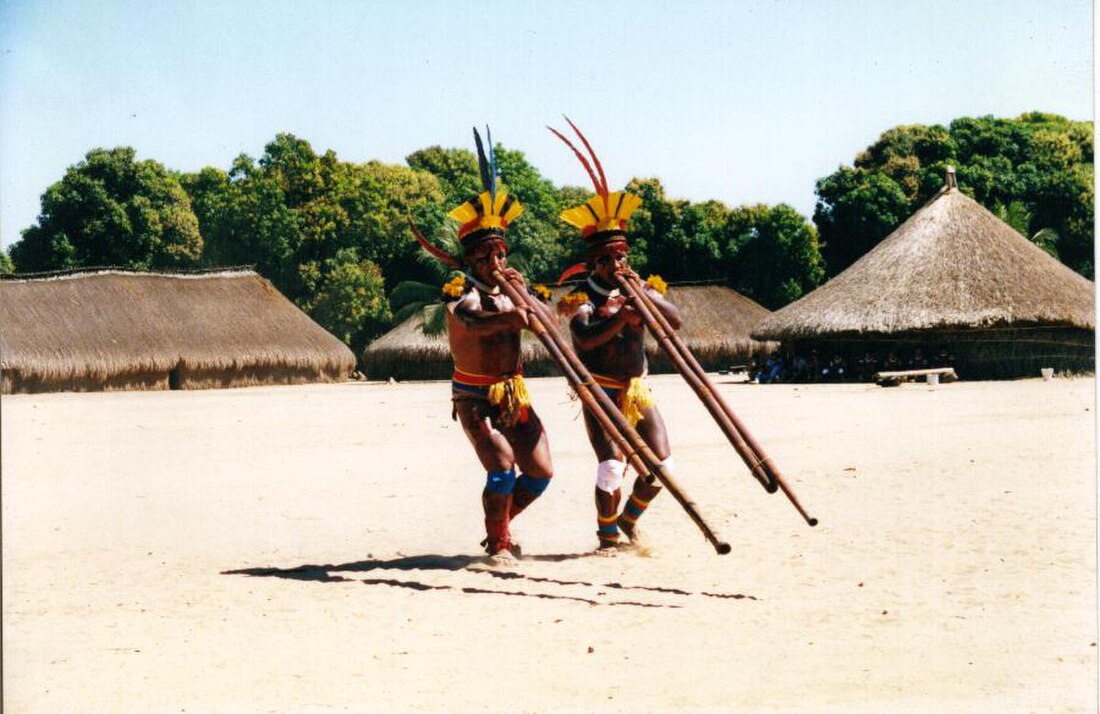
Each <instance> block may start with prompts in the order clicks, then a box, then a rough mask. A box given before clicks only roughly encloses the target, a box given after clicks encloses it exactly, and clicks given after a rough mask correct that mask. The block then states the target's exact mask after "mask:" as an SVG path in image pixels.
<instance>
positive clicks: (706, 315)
mask: <svg viewBox="0 0 1100 714" xmlns="http://www.w3.org/2000/svg"><path fill="white" fill-rule="evenodd" d="M567 290H568V288H555V289H554V290H553V291H552V293H553V296H552V298H551V299H552V300H553V301H554V302H556V301H557V299H558V298H559V297H560V296H561V295H562V294H564V293H565V292H567ZM667 297H668V299H669V300H671V301H672V302H673V303H675V304H676V305H677V307H679V308H680V314H681V315H682V316H683V319H684V325H683V328H682V329H681V330H680V332H679V335H680V338H681V339H682V340H683V341H684V343H685V344H687V346H688V348H689V349H690V350H691V351H692V353H693V354H694V355H695V356H696V358H697V359H698V360H699V362H700V363H701V364H702V365H703V367H704V368H706V369H717V368H719V367H724V366H727V365H730V364H739V363H745V362H748V361H749V360H750V359H752V357H753V356H755V355H757V354H764V353H768V352H771V351H773V350H775V349H776V347H778V345H776V344H774V343H771V342H761V341H758V340H754V339H752V338H751V337H749V330H751V329H752V328H753V327H754V326H755V325H756V324H757V323H758V322H759V321H760V320H761V319H763V318H764V317H766V316H767V315H768V314H769V311H768V310H767V308H764V307H761V306H760V305H759V304H757V303H756V302H754V301H752V300H750V299H749V298H747V297H745V296H744V295H741V294H740V293H738V292H736V291H734V290H731V289H730V288H727V287H723V286H719V285H678V286H676V285H674V286H671V287H670V288H669V291H668V295H667ZM423 325H424V317H423V314H419V315H414V316H412V317H410V318H409V319H407V320H405V321H404V322H402V323H401V324H400V325H398V326H397V327H395V328H393V329H392V330H390V331H389V332H387V333H386V334H385V335H382V336H381V337H379V338H378V339H377V340H375V341H374V342H372V343H371V344H370V346H368V347H367V349H366V350H365V351H364V353H363V369H364V371H365V372H366V375H367V377H368V378H369V379H388V378H390V377H393V378H395V379H449V378H450V377H451V372H452V369H453V367H454V364H453V362H452V360H451V351H450V347H449V346H448V343H447V334H446V332H443V333H440V334H437V335H426V334H424V330H423ZM558 328H559V330H560V331H561V333H562V335H564V336H565V337H566V339H567V340H568V335H569V327H568V324H567V322H566V321H565V320H562V321H561V322H560V323H559V325H558ZM646 350H647V355H648V358H649V366H650V371H651V372H654V373H660V372H671V371H674V367H673V366H672V364H671V363H670V361H669V359H668V357H667V356H666V355H665V354H664V353H663V352H662V351H661V349H660V347H658V346H657V345H656V344H655V342H654V340H652V339H649V340H647V342H646ZM523 371H524V374H526V375H528V376H532V377H537V376H546V375H551V374H553V375H556V374H560V371H559V370H558V368H557V366H556V365H555V364H554V363H553V361H552V359H551V357H550V355H549V353H548V352H547V351H546V348H544V347H543V346H542V344H541V343H540V342H539V341H538V339H537V338H535V337H534V336H533V335H531V334H529V333H526V332H525V333H524V334H523Z"/></svg>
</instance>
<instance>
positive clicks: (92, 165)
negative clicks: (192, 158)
mask: <svg viewBox="0 0 1100 714" xmlns="http://www.w3.org/2000/svg"><path fill="white" fill-rule="evenodd" d="M202 245H203V244H202V237H201V235H200V233H199V224H198V220H197V218H196V217H195V213H194V211H193V210H192V208H191V201H190V199H189V198H188V196H187V193H186V192H185V191H184V190H183V188H182V186H181V185H180V183H179V181H178V179H177V178H176V176H174V175H173V174H172V173H170V172H169V171H168V170H167V169H165V168H164V167H163V166H162V165H160V164H159V163H157V162H155V161H152V160H145V161H136V160H135V157H134V150H133V149H131V148H129V147H119V148H115V149H93V150H92V151H90V152H88V154H87V155H86V156H85V157H84V161H82V162H80V163H79V164H76V165H75V166H70V167H69V169H68V170H67V171H66V172H65V175H64V177H62V179H61V180H60V181H58V182H57V183H55V184H53V185H51V186H50V187H49V188H47V189H46V192H45V193H44V194H43V195H42V210H41V213H40V214H39V216H38V220H37V222H36V224H35V225H33V226H31V227H30V228H28V229H26V230H24V231H23V235H22V240H20V241H19V242H17V243H15V244H14V245H13V246H12V249H11V257H12V260H13V261H14V262H15V264H16V266H17V267H18V268H19V270H21V271H37V270H56V269H64V268H73V267H81V266H95V265H114V266H120V267H127V268H179V267H191V266H195V265H197V264H198V262H199V258H200V256H201V254H202Z"/></svg>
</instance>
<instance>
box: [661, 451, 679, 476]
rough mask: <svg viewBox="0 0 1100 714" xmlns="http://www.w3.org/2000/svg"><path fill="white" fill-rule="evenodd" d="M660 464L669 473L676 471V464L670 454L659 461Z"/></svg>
mask: <svg viewBox="0 0 1100 714" xmlns="http://www.w3.org/2000/svg"><path fill="white" fill-rule="evenodd" d="M661 466H664V467H665V468H666V469H668V472H669V473H670V474H674V473H676V464H675V462H673V460H672V455H671V454H670V455H669V457H668V458H667V459H665V460H664V461H662V462H661Z"/></svg>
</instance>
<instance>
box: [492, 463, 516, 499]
mask: <svg viewBox="0 0 1100 714" xmlns="http://www.w3.org/2000/svg"><path fill="white" fill-rule="evenodd" d="M515 485H516V470H515V469H508V470H507V471H490V472H488V473H487V474H485V490H486V491H489V492H490V493H499V494H500V495H502V496H507V495H508V494H509V493H511V492H512V489H513V488H514V487H515Z"/></svg>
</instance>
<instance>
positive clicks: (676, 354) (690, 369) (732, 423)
mask: <svg viewBox="0 0 1100 714" xmlns="http://www.w3.org/2000/svg"><path fill="white" fill-rule="evenodd" d="M618 278H619V284H620V285H621V286H622V288H623V290H624V291H625V292H626V293H627V295H628V296H629V297H630V298H631V300H632V302H633V304H634V305H635V307H637V309H638V312H639V313H641V315H642V319H643V320H644V321H645V324H646V327H647V328H648V329H649V331H650V333H651V334H652V335H653V337H654V338H656V340H657V342H658V343H659V344H660V345H661V347H662V348H663V349H664V350H665V352H666V353H667V354H668V356H669V358H670V359H671V360H672V363H673V364H674V365H675V367H676V369H677V371H679V372H680V374H681V375H682V376H683V377H684V380H685V381H686V382H687V383H688V384H690V385H691V387H692V389H693V390H694V391H695V393H696V395H698V397H699V399H700V400H701V401H702V402H703V405H704V406H705V407H706V409H707V411H709V412H710V414H711V416H712V417H714V420H715V421H716V422H717V423H718V426H719V428H721V429H722V432H723V433H724V434H725V435H726V438H727V439H728V440H729V442H730V444H732V445H733V448H734V450H735V451H736V452H737V454H738V455H739V456H740V457H741V459H742V460H743V461H744V462H745V465H746V466H748V467H749V471H750V472H751V473H752V475H753V477H754V478H756V480H757V481H759V482H760V485H761V486H763V487H764V490H766V491H767V492H768V493H775V491H776V490H777V489H778V490H782V491H783V494H784V495H785V496H786V497H787V499H788V500H789V501H790V502H791V505H793V506H794V508H795V510H796V511H798V513H799V515H801V516H802V518H803V519H804V520H805V521H806V523H808V524H809V525H810V526H816V525H817V519H816V518H813V517H812V516H810V515H809V514H808V513H806V510H805V509H804V508H803V507H802V504H801V503H799V501H798V497H796V496H795V495H794V492H793V491H791V488H790V486H788V485H787V482H786V480H784V478H783V475H782V474H781V473H780V472H779V469H778V467H776V465H775V463H774V462H773V461H772V460H771V458H770V457H769V456H768V455H767V454H766V453H764V450H763V449H762V448H761V447H760V444H759V443H758V442H757V441H756V439H755V438H753V436H752V434H750V433H749V431H748V429H746V428H745V425H744V424H743V423H742V422H741V420H740V419H738V418H737V415H736V414H734V412H733V409H731V408H730V406H729V404H727V403H726V400H725V399H724V398H723V397H722V395H721V394H720V393H719V392H718V391H717V390H715V389H714V385H712V384H711V382H710V378H709V377H707V373H706V371H705V370H704V369H703V367H702V365H700V364H699V361H698V360H696V359H695V355H693V354H692V353H691V350H689V349H688V347H687V345H685V344H684V342H683V340H681V339H680V336H679V335H677V334H676V331H675V330H674V329H672V325H670V324H669V322H668V319H667V318H666V317H665V316H664V314H663V313H662V312H661V310H660V308H658V307H657V306H656V305H654V303H653V301H652V299H650V297H649V296H648V295H646V293H645V288H644V286H642V284H641V281H640V280H639V279H638V278H637V277H636V276H634V275H633V274H630V273H619V274H618Z"/></svg>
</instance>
